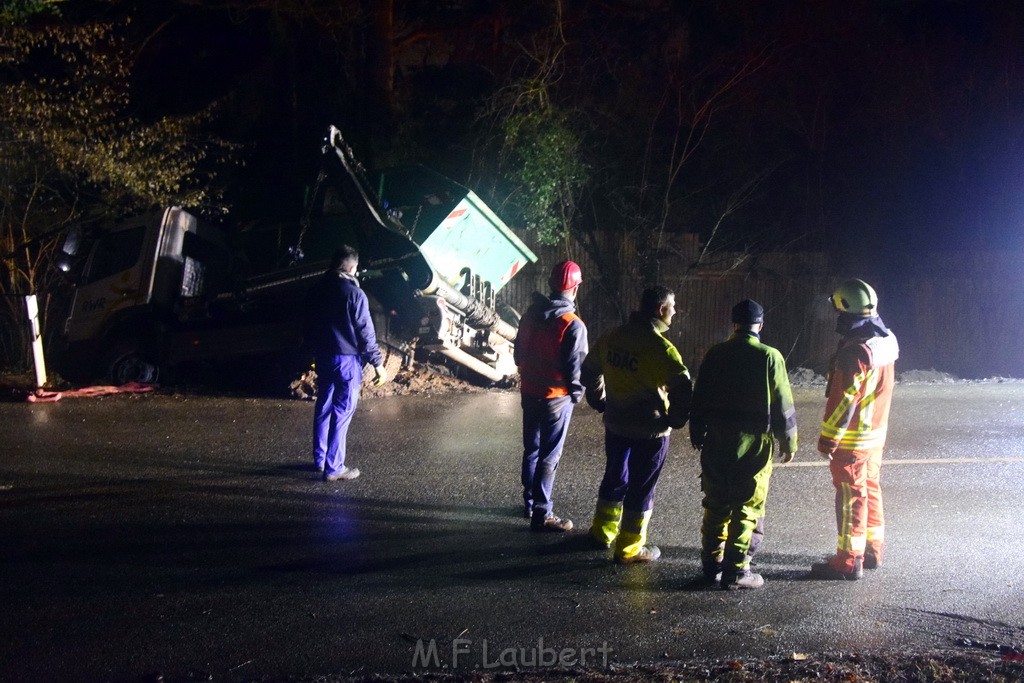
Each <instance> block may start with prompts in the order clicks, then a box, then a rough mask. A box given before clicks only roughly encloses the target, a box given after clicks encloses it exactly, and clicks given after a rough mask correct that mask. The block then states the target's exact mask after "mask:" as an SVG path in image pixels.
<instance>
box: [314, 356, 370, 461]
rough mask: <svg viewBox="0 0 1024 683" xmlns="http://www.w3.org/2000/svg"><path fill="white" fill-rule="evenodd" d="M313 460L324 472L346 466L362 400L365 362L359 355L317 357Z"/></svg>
mask: <svg viewBox="0 0 1024 683" xmlns="http://www.w3.org/2000/svg"><path fill="white" fill-rule="evenodd" d="M315 360H316V405H315V407H314V410H313V461H314V462H315V463H316V466H317V467H319V468H320V469H322V470H323V471H324V474H335V473H337V472H339V471H340V470H341V469H342V468H344V467H345V440H346V438H347V437H348V427H349V424H351V422H352V416H353V415H354V414H355V412H356V404H357V403H359V388H360V386H362V382H363V363H362V360H361V359H360V358H359V356H321V355H317V356H316V359H315Z"/></svg>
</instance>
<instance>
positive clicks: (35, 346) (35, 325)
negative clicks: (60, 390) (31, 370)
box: [25, 294, 46, 389]
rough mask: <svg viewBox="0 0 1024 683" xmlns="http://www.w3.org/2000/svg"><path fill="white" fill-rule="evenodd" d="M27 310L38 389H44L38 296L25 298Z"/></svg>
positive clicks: (44, 378)
mask: <svg viewBox="0 0 1024 683" xmlns="http://www.w3.org/2000/svg"><path fill="white" fill-rule="evenodd" d="M25 308H26V309H27V310H28V325H29V331H28V332H29V335H30V336H31V337H32V360H33V361H34V362H35V366H36V387H38V388H40V389H42V388H43V386H44V385H45V384H46V361H45V359H44V358H43V335H42V333H41V331H40V327H39V305H38V304H37V303H36V295H35V294H29V295H28V296H26V297H25Z"/></svg>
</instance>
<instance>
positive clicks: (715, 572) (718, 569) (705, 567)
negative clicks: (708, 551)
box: [700, 560, 722, 583]
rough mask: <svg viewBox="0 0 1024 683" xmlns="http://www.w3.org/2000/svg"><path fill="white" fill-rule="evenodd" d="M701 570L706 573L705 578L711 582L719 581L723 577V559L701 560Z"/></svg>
mask: <svg viewBox="0 0 1024 683" xmlns="http://www.w3.org/2000/svg"><path fill="white" fill-rule="evenodd" d="M700 571H701V574H703V575H704V580H705V581H707V582H709V583H718V582H719V581H720V580H721V579H722V561H721V560H701V561H700Z"/></svg>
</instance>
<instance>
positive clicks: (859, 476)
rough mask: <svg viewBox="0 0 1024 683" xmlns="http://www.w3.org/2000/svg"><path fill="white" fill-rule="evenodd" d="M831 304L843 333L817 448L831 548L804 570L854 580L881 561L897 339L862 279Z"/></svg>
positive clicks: (842, 290)
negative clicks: (825, 472)
mask: <svg viewBox="0 0 1024 683" xmlns="http://www.w3.org/2000/svg"><path fill="white" fill-rule="evenodd" d="M832 304H833V306H834V307H835V309H836V311H838V313H839V318H838V321H837V323H836V331H837V332H838V333H839V334H841V335H842V340H841V341H840V342H839V348H838V350H837V351H836V353H835V355H834V356H833V357H832V361H831V363H830V368H829V378H828V386H827V388H826V390H825V395H826V402H825V417H824V419H823V420H822V423H821V435H820V436H819V438H818V451H819V452H820V453H821V455H822V457H823V458H826V459H827V460H829V466H830V469H831V470H832V483H833V484H834V485H835V487H836V524H837V527H838V532H839V533H838V541H837V544H838V547H837V549H836V553H835V555H833V556H832V557H831V558H829V559H828V561H826V562H820V563H815V564H813V565H812V566H811V576H812V577H813V578H818V579H839V580H844V579H845V580H854V579H859V578H861V577H862V576H863V575H864V569H865V568H867V569H874V568H877V567H878V566H880V565H881V563H882V551H883V547H884V544H885V517H884V514H883V510H882V489H881V486H880V483H879V475H880V471H881V466H882V449H883V448H884V446H885V436H886V429H887V427H888V423H889V405H890V403H891V401H892V391H893V385H894V383H895V365H894V364H895V362H896V359H897V358H898V357H899V345H898V344H897V342H896V335H894V334H893V333H892V331H890V330H889V329H888V328H887V327H886V326H885V323H883V322H882V319H881V318H880V317H878V296H877V295H876V294H875V290H874V289H872V288H871V286H870V285H869V284H867V283H866V282H864V281H862V280H848V281H846V282H843V283H842V284H840V285H839V286H838V287H837V288H836V290H835V292H834V293H833V294H832Z"/></svg>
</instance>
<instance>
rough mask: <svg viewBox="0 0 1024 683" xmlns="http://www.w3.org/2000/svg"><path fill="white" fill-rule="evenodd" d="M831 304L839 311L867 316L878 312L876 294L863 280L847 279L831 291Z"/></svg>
mask: <svg viewBox="0 0 1024 683" xmlns="http://www.w3.org/2000/svg"><path fill="white" fill-rule="evenodd" d="M832 305H833V306H834V307H835V309H836V310H837V311H839V312H840V313H849V314H850V315H859V316H862V317H865V318H866V317H868V316H871V315H877V313H878V295H877V294H875V290H874V289H872V288H871V285H869V284H868V283H866V282H864V281H863V280H847V281H846V282H843V283H841V284H840V285H839V286H838V287H836V291H834V292H833V293H832Z"/></svg>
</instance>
